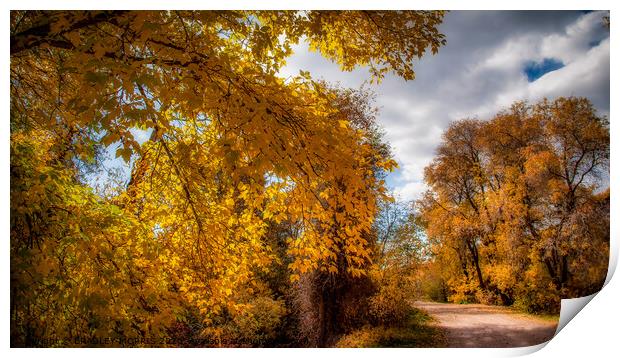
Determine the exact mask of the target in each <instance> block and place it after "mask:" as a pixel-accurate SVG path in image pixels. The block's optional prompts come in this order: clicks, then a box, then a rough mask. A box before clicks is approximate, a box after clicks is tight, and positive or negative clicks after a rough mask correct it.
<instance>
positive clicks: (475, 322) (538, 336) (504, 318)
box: [414, 301, 557, 348]
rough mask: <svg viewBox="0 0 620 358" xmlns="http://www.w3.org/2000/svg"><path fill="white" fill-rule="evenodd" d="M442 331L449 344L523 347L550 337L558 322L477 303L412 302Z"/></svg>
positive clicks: (455, 345) (453, 345)
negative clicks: (433, 319) (430, 317)
mask: <svg viewBox="0 0 620 358" xmlns="http://www.w3.org/2000/svg"><path fill="white" fill-rule="evenodd" d="M414 306H416V307H417V308H419V309H422V310H424V311H426V312H427V313H428V314H430V315H431V316H432V317H433V318H435V320H436V322H435V323H434V324H435V325H436V326H438V327H439V328H440V329H442V330H443V331H444V333H445V336H446V337H445V338H446V341H447V342H446V344H447V346H448V347H485V348H490V347H495V348H503V347H526V346H533V345H536V344H540V343H543V342H545V341H548V340H550V339H551V338H552V337H553V334H554V333H555V329H556V326H557V321H549V320H543V319H540V318H536V317H531V316H528V315H524V314H519V313H515V312H513V311H511V310H509V309H507V308H504V307H497V306H487V305H478V304H468V305H459V304H449V303H434V302H421V301H418V302H415V304H414Z"/></svg>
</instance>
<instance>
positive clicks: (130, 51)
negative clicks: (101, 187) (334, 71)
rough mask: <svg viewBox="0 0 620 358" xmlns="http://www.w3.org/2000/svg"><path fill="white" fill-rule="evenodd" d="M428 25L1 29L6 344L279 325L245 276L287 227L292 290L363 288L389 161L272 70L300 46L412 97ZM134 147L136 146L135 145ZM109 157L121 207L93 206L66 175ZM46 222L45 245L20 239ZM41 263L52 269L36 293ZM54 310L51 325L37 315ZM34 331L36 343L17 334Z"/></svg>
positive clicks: (255, 21) (244, 23)
mask: <svg viewBox="0 0 620 358" xmlns="http://www.w3.org/2000/svg"><path fill="white" fill-rule="evenodd" d="M442 17H443V12H440V11H423V12H413V11H398V12H389V11H376V12H367V11H336V12H334V11H330V12H324V11H306V12H298V11H13V12H11V150H12V156H11V171H12V175H11V180H12V183H11V184H12V185H11V219H12V223H11V230H12V231H11V250H12V251H11V252H12V256H11V258H12V262H11V269H12V273H11V278H12V286H11V294H12V313H11V314H12V332H15V335H14V336H13V335H12V342H13V344H16V345H38V344H41V343H40V342H38V341H37V340H38V339H41V338H43V337H45V338H50V337H51V338H58V339H59V340H60V341H59V343H58V344H60V345H66V344H75V343H70V342H67V341H66V340H64V341H63V339H66V336H67V334H76V333H78V332H79V333H80V334H85V335H86V336H87V337H85V338H89V339H90V338H97V337H102V336H105V335H106V334H113V335H116V336H118V337H122V336H127V335H136V336H138V337H148V336H149V335H152V334H163V333H162V332H165V331H166V330H165V329H164V328H165V327H169V326H170V324H172V322H173V321H175V320H176V321H179V320H183V319H185V318H183V317H188V315H190V316H191V315H196V314H198V315H199V316H200V317H201V321H202V323H203V328H204V329H203V332H202V334H203V336H205V337H208V339H210V341H209V342H212V343H210V344H221V342H222V341H223V334H225V333H223V332H228V331H226V330H223V328H222V327H224V325H225V324H228V323H222V322H231V320H232V321H234V322H233V323H234V324H236V327H237V328H239V327H241V326H239V325H242V323H240V322H246V321H245V318H243V317H246V318H247V315H246V313H247V312H252V309H253V308H252V307H256V306H255V305H258V304H260V305H261V307H265V305H267V306H269V307H274V308H273V312H274V314H275V315H276V316H277V315H280V314H282V310H280V309H278V308H277V307H279V306H280V304H279V303H278V302H277V301H278V300H277V299H274V298H273V297H272V296H273V294H272V292H271V290H270V289H269V287H267V286H266V285H264V282H262V281H261V280H260V277H261V275H264V274H266V273H267V271H268V270H269V267H271V265H272V263H273V262H274V261H277V260H280V257H278V256H277V255H275V254H274V252H275V251H274V247H273V246H272V245H270V244H269V242H270V241H269V240H266V237H265V236H266V234H267V232H268V231H269V228H270V227H272V226H273V225H277V224H279V223H282V222H284V221H287V222H289V223H294V224H295V226H296V227H297V228H298V231H297V233H298V235H296V236H291V237H289V238H288V240H287V243H286V254H287V255H290V257H291V260H290V272H289V275H290V278H291V280H292V281H296V280H298V279H299V278H300V275H303V274H304V273H306V272H319V273H320V274H321V275H324V276H325V277H328V278H329V279H330V280H332V281H337V278H336V277H353V278H355V277H360V276H362V275H365V274H366V271H367V267H368V265H369V262H370V260H371V255H370V253H371V251H372V248H371V246H370V244H369V239H368V238H369V236H368V235H369V232H370V229H371V224H372V222H373V219H374V216H375V215H376V211H377V207H376V205H377V198H378V197H381V196H382V195H384V188H383V182H381V181H380V179H379V178H378V177H377V173H379V172H381V171H385V170H388V171H389V170H391V169H392V168H393V167H394V166H395V162H394V161H393V160H391V159H390V158H389V155H386V152H385V151H384V150H383V149H382V148H381V146H380V145H379V142H378V138H377V136H376V135H375V134H373V133H374V132H373V131H372V130H371V127H372V126H371V124H372V123H371V121H370V122H368V121H367V122H364V121H361V120H362V119H364V118H363V116H362V117H360V116H359V114H360V113H359V111H358V112H356V111H355V110H354V107H352V106H351V103H354V101H352V98H354V96H353V94H352V93H346V92H342V91H338V90H335V89H334V88H330V87H329V86H328V85H327V84H325V83H322V82H318V81H314V80H312V78H311V77H310V75H309V74H308V73H306V72H302V73H300V75H299V76H296V77H294V78H290V79H282V78H281V77H279V76H278V71H279V70H280V69H281V68H282V66H283V65H284V62H285V59H286V58H287V57H288V56H290V55H291V53H292V50H291V46H292V45H293V44H296V43H298V42H299V41H301V40H302V39H304V40H305V41H307V42H308V43H309V45H310V48H311V49H312V50H315V51H320V52H321V54H323V56H325V57H327V58H329V59H330V60H332V61H335V62H337V63H339V64H340V65H341V67H342V69H343V70H352V69H353V68H354V67H356V66H360V65H366V66H368V68H369V70H370V72H371V74H372V76H373V78H374V79H375V80H380V79H381V78H382V77H383V76H384V75H385V73H388V72H393V73H395V74H397V75H399V76H401V77H403V78H405V79H413V77H414V71H413V64H412V63H413V62H412V60H413V59H414V58H416V57H421V56H422V55H424V54H425V53H426V51H427V49H430V51H431V52H432V53H435V52H436V51H437V50H438V48H439V47H440V46H441V45H443V44H444V43H445V40H444V39H443V35H442V34H440V33H439V32H438V30H437V26H438V25H439V23H440V22H441V20H442ZM358 103H360V102H359V101H358ZM135 129H141V130H144V131H149V132H150V138H149V139H148V140H147V141H145V142H143V143H140V142H139V141H138V140H137V139H136V138H135V137H134V135H133V132H134V130H135ZM109 147H113V148H116V155H117V157H120V158H122V159H123V160H125V161H126V162H128V163H130V164H131V165H132V168H133V169H132V174H131V180H130V181H129V183H128V186H127V187H126V188H125V189H124V190H123V191H122V193H121V194H120V195H118V196H116V197H114V198H110V199H105V200H104V199H102V198H97V197H96V196H94V195H93V194H92V193H91V192H90V191H89V189H88V188H86V187H85V185H84V183H83V182H81V181H80V178H81V176H80V172H81V170H82V168H83V167H84V166H85V165H101V163H99V162H98V158H99V157H98V156H97V153H100V152H101V150H102V148H109ZM24 151H26V152H27V153H29V155H28V156H24V155H23V153H24ZM20 158H27V159H20ZM24 160H25V162H24ZM47 178H51V180H52V184H53V185H52V184H49V183H48V181H46V180H48V179H47ZM37 180H38V181H40V182H41V183H40V184H37ZM46 183H47V184H49V185H52V186H49V185H48V186H45V185H47V184H46ZM41 185H43V187H42V186H41ZM33 190H34V191H35V193H33V192H32V191H33ZM58 191H60V192H58ZM35 194H36V195H38V196H36V198H37V200H38V201H36V202H33V201H32V196H33V195H35ZM23 208H27V210H24V209H23ZM60 214H62V215H63V216H62V220H54V221H53V222H54V225H55V226H54V228H53V230H52V231H50V230H51V228H50V227H49V226H41V225H35V226H33V225H32V222H33V220H34V219H36V222H37V223H39V222H48V223H49V222H52V221H49V220H47V219H45V218H48V217H53V218H57V217H58V215H60ZM102 215H103V217H102ZM104 217H105V218H104ZM115 220H116V221H115ZM118 220H120V221H122V225H121V224H120V223H118ZM48 225H49V224H48ZM67 230H70V232H72V233H73V234H71V235H73V236H75V240H71V239H67V237H73V236H67V233H68V232H67ZM35 243H36V244H35ZM84 245H87V246H88V248H87V249H85V248H84ZM35 246H36V248H35ZM52 253H54V254H53V255H52ZM41 259H45V260H48V261H49V262H47V261H46V262H47V263H46V265H47V266H46V267H50V265H52V266H53V267H54V268H55V269H54V271H53V272H52V271H45V272H44V274H43V276H42V277H40V278H36V279H35V278H33V277H32V275H30V273H31V272H32V271H33V270H35V267H36V266H37V265H38V264H37V263H35V261H37V260H41ZM33 260H34V261H33ZM69 263H71V264H73V265H74V266H73V267H74V268H75V271H74V272H73V273H72V276H73V277H74V278H75V279H76V280H82V278H88V280H82V281H79V282H81V284H79V285H69V284H68V282H71V281H72V280H71V279H70V278H68V276H67V275H58V274H57V273H58V272H64V271H65V270H66V269H67V267H68V265H69ZM22 271H23V272H25V273H26V274H21V273H20V272H22ZM95 277H96V278H97V280H96V281H94V280H95ZM89 280H90V281H89ZM28 287H34V289H30V290H29V289H27V288H28ZM112 287H114V288H115V289H111V288H112ZM39 288H40V289H39ZM43 288H45V290H44V289H43ZM91 291H96V295H95V296H92V297H91V296H89V295H88V294H86V293H85V292H91ZM67 295H68V299H69V302H67V306H66V307H68V308H67V310H65V311H62V310H57V309H54V306H53V304H57V303H58V302H61V297H64V296H67ZM89 297H90V298H89ZM257 297H259V298H260V299H256V298H257ZM261 297H263V298H265V299H263V298H261ZM266 300H267V301H266ZM269 300H271V301H269ZM332 301H333V299H332ZM330 302H331V301H330ZM58 304H59V303H58ZM328 304H331V303H328ZM94 305H96V306H98V307H102V309H103V308H105V311H98V310H95V309H94V308H93V307H94ZM43 307H45V308H43ZM123 307H125V308H123ZM74 309H75V310H76V311H74ZM111 311H114V314H115V315H116V316H113V315H111V313H110V312H111ZM196 312H198V313H196ZM43 313H45V314H43ZM37 316H39V317H43V320H42V321H41V322H42V324H46V325H48V327H49V328H48V329H47V330H45V331H37V329H39V328H40V327H39V328H37V329H34V328H32V329H31V328H30V324H31V321H33V319H34V317H37ZM108 317H115V318H114V319H108ZM231 317H232V318H231ZM235 317H237V318H235ZM277 321H278V319H275V318H274V319H272V318H269V322H277ZM52 323H53V324H52ZM13 328H14V329H13ZM239 329H240V328H239ZM266 329H267V328H266ZM270 329H271V328H269V329H267V330H268V331H269V330H270ZM235 332H240V331H238V330H237V331H235ZM242 336H245V335H244V334H241V335H240V336H239V337H242ZM324 343H325V340H321V341H320V342H318V344H324ZM117 344H119V345H123V344H124V343H122V342H120V341H119V342H117Z"/></svg>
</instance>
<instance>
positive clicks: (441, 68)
mask: <svg viewBox="0 0 620 358" xmlns="http://www.w3.org/2000/svg"><path fill="white" fill-rule="evenodd" d="M606 14H608V12H606V11H604V12H603V11H594V12H585V11H451V12H449V13H448V14H447V15H446V16H445V18H444V22H443V24H442V25H441V27H440V30H441V32H442V33H443V34H445V35H446V40H447V44H446V45H445V46H444V47H442V48H440V50H439V53H438V54H436V55H434V56H433V55H430V54H428V55H426V56H424V57H423V58H422V59H421V60H419V61H417V62H416V63H415V64H414V69H415V72H416V78H415V80H413V81H404V80H403V79H401V78H398V77H396V76H393V75H388V76H386V78H385V79H384V80H383V82H382V83H381V84H379V85H370V86H369V87H370V88H371V89H372V90H373V91H374V92H376V94H377V101H376V105H377V106H378V107H379V109H380V112H379V115H378V122H379V124H381V125H382V126H383V128H384V129H385V132H386V140H387V141H388V142H389V143H390V144H391V146H392V148H393V152H394V156H395V159H396V161H397V162H398V163H399V166H400V168H399V169H398V170H397V171H395V172H394V173H392V174H390V175H389V177H388V180H387V184H388V186H389V187H390V189H392V190H393V191H394V193H395V194H396V195H397V196H398V197H399V198H400V199H402V200H414V199H417V198H419V196H420V194H421V193H423V192H424V191H425V190H426V186H425V184H424V180H423V179H424V178H423V172H424V167H425V166H427V165H428V164H429V163H430V162H431V160H432V158H433V156H434V153H435V148H436V147H437V146H438V144H439V143H440V141H441V134H442V133H443V131H444V130H445V129H446V128H447V127H448V126H449V124H450V123H451V122H452V121H455V120H459V119H463V118H478V119H483V120H484V119H489V118H491V117H492V116H493V115H494V114H495V113H497V112H499V111H500V110H502V109H504V108H507V107H509V106H510V104H512V103H513V102H515V101H517V100H528V101H530V102H534V101H537V100H539V99H542V98H544V97H547V98H555V97H559V96H585V97H588V98H589V99H590V100H591V101H592V103H593V105H594V106H595V108H596V109H597V110H598V113H599V114H600V115H605V116H609V88H610V76H609V71H610V62H609V59H610V53H609V30H608V29H607V28H606V27H604V26H603V21H602V18H603V16H605V15H606ZM299 70H304V71H309V72H310V73H311V74H312V76H313V77H315V78H323V79H325V80H328V81H330V82H340V84H341V85H342V86H346V87H354V88H358V87H360V86H361V85H362V84H363V83H364V82H365V81H366V80H368V79H369V77H370V76H369V74H368V72H367V70H366V69H357V70H355V71H353V72H342V71H341V70H340V69H339V68H338V66H337V65H335V64H333V63H331V62H330V61H328V60H326V59H324V58H323V57H321V55H320V54H318V53H310V52H308V50H307V46H306V45H304V44H300V45H298V46H296V48H295V54H294V55H293V56H292V57H291V58H289V59H288V61H287V66H286V67H285V68H284V69H283V70H282V71H281V74H282V75H284V76H288V75H296V74H298V73H299Z"/></svg>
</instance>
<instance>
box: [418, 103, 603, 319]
mask: <svg viewBox="0 0 620 358" xmlns="http://www.w3.org/2000/svg"><path fill="white" fill-rule="evenodd" d="M437 153H438V154H437V157H436V158H435V159H434V161H433V162H432V163H431V165H430V166H428V167H427V168H426V172H425V174H426V176H425V179H426V181H427V183H428V184H429V186H430V187H431V191H430V192H429V193H427V195H426V196H425V198H424V199H423V200H422V201H421V202H420V204H421V205H422V207H423V216H424V219H425V222H426V225H427V233H428V235H429V238H430V241H431V243H432V247H433V250H434V253H435V254H436V256H437V257H438V258H443V259H441V260H442V262H445V263H446V264H448V265H450V264H449V263H450V262H451V260H450V259H449V258H455V260H452V262H453V265H458V269H456V267H453V268H446V269H445V270H446V272H450V274H449V275H448V276H449V277H450V280H451V284H450V286H451V290H452V293H453V298H452V299H453V300H457V301H461V300H484V299H486V300H491V301H493V300H496V301H499V300H501V302H503V303H504V304H512V303H514V302H516V303H517V304H521V305H523V306H524V307H525V308H528V309H530V310H541V311H554V310H557V309H559V306H558V304H559V299H560V298H569V297H576V296H581V295H584V294H590V293H592V292H594V291H596V290H598V289H599V288H600V287H601V286H602V283H603V281H604V279H605V274H606V267H607V257H608V256H607V255H608V252H609V251H608V250H609V248H608V245H609V226H608V225H607V224H605V223H606V222H607V220H608V218H609V212H608V211H605V210H606V209H605V208H606V205H607V204H606V202H607V201H608V198H609V192H608V191H605V190H604V188H603V187H601V183H602V176H603V175H605V174H604V173H605V170H606V169H608V165H609V129H608V122H607V120H606V118H604V117H599V116H597V115H596V113H595V111H594V109H593V107H592V105H591V104H590V102H589V101H588V100H587V99H585V98H572V97H571V98H558V99H556V100H554V101H549V100H543V101H541V102H539V103H537V104H535V105H532V106H530V105H527V104H526V103H523V102H520V103H515V104H514V105H513V106H512V107H511V108H510V109H509V110H507V111H504V112H501V113H499V114H498V115H496V116H495V117H494V118H492V119H491V120H489V121H486V122H483V121H477V120H463V121H458V122H455V123H454V124H452V125H451V127H450V128H449V129H448V130H447V131H446V133H445V134H444V141H443V143H442V144H441V145H440V147H439V149H438V151H437ZM595 208H596V209H595ZM593 210H594V211H596V212H597V213H598V214H597V215H599V217H601V218H603V226H602V227H599V229H597V230H593V229H592V228H591V226H590V224H589V223H587V221H586V220H584V215H586V216H588V215H592V214H593ZM605 225H607V226H605ZM459 271H460V274H459V273H457V272H459ZM472 276H473V277H476V281H477V284H476V285H475V286H474V285H473V284H472Z"/></svg>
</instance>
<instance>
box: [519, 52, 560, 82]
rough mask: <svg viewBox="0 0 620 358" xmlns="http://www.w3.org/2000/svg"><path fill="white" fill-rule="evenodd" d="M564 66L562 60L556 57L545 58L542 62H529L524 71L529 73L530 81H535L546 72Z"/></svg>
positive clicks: (528, 78)
mask: <svg viewBox="0 0 620 358" xmlns="http://www.w3.org/2000/svg"><path fill="white" fill-rule="evenodd" d="M562 67H564V64H563V63H562V61H560V60H556V59H555V58H545V59H543V61H542V62H534V61H532V62H528V63H527V64H526V65H525V68H524V69H523V73H525V74H526V75H527V81H528V82H534V81H536V80H537V79H539V78H541V77H542V76H543V75H544V74H545V73H549V72H551V71H555V70H559V69H560V68H562Z"/></svg>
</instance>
